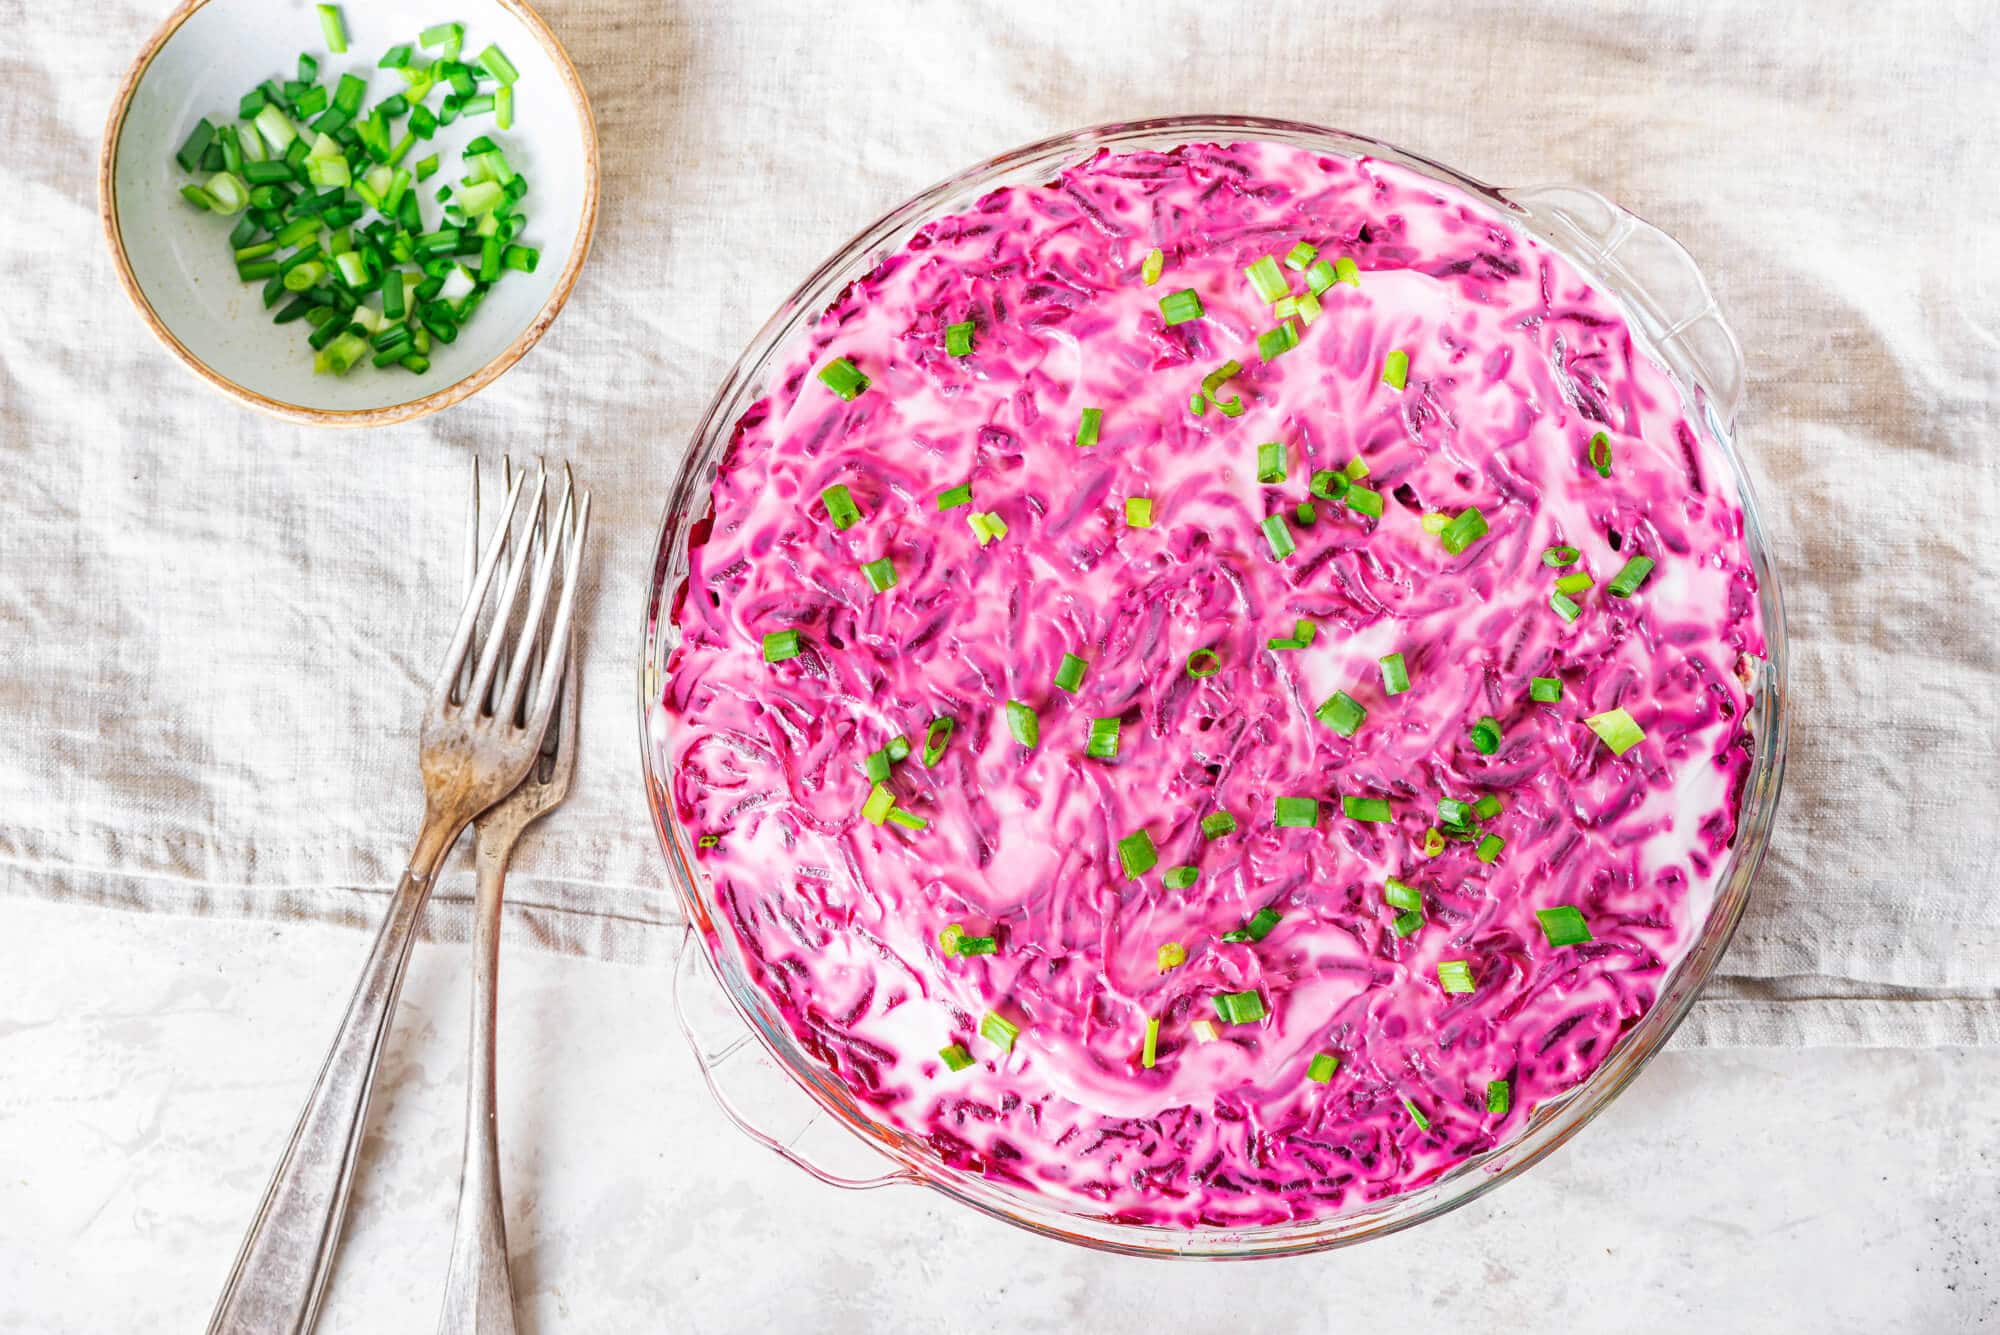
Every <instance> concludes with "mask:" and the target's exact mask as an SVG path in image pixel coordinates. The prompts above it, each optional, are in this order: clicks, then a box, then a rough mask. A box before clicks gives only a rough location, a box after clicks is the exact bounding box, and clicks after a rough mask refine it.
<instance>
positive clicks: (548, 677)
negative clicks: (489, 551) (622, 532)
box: [528, 491, 590, 728]
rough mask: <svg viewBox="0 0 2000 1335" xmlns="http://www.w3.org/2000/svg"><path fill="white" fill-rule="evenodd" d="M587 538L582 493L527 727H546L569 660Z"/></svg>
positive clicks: (586, 497) (586, 512) (585, 500)
mask: <svg viewBox="0 0 2000 1335" xmlns="http://www.w3.org/2000/svg"><path fill="white" fill-rule="evenodd" d="M589 535H590V493H589V492H587V491H586V492H585V493H583V504H582V505H580V506H578V507H577V512H576V526H575V528H574V529H571V530H568V531H567V533H566V541H565V544H564V545H565V546H566V547H567V548H568V551H567V552H565V553H564V555H565V557H566V558H567V559H566V560H565V561H564V562H563V588H562V599H561V601H559V602H558V603H557V604H556V619H555V625H554V627H553V628H552V629H551V630H550V632H549V652H550V655H551V658H552V660H553V661H551V662H550V663H549V664H548V665H547V666H546V667H545V668H544V670H543V673H542V690H541V694H539V695H538V696H536V697H535V711H534V713H533V714H532V715H530V716H529V719H528V726H529V727H530V728H536V727H547V726H548V719H549V712H550V710H551V709H552V708H553V707H554V705H555V693H556V685H557V683H559V682H560V681H562V679H563V669H564V667H565V666H566V665H567V663H568V661H569V649H570V622H571V621H572V620H573V619H574V617H575V614H576V589H577V584H578V583H579V580H578V576H579V574H580V573H581V571H582V569H583V544H584V539H585V538H587V537H588V536H589Z"/></svg>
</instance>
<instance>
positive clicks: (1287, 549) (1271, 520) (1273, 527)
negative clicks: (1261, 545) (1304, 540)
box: [1261, 515, 1299, 561]
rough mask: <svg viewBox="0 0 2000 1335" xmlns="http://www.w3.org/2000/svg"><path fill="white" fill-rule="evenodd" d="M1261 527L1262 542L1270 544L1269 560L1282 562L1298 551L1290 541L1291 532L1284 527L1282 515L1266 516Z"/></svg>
mask: <svg viewBox="0 0 2000 1335" xmlns="http://www.w3.org/2000/svg"><path fill="white" fill-rule="evenodd" d="M1261 527H1262V528H1263V530H1264V540H1265V541H1266V542H1268V543H1270V544H1271V559H1272V560H1274V561H1282V560H1284V559H1285V558H1286V557H1288V556H1290V555H1291V554H1292V553H1293V552H1295V551H1297V550H1298V549H1299V545H1298V544H1297V543H1295V542H1293V541H1292V530H1291V529H1290V528H1289V527H1287V526H1286V524H1285V517H1284V516H1283V515H1267V516H1266V517H1265V519H1264V522H1263V524H1262V525H1261Z"/></svg>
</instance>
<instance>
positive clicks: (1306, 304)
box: [1298, 292, 1320, 328]
mask: <svg viewBox="0 0 2000 1335" xmlns="http://www.w3.org/2000/svg"><path fill="white" fill-rule="evenodd" d="M1298 303H1299V305H1298V311H1299V323H1300V324H1302V325H1305V326H1306V327H1307V328H1311V327H1312V322H1313V321H1314V320H1317V319H1319V317H1320V304H1319V298H1318V297H1316V296H1314V295H1313V294H1312V293H1310V292H1301V293H1300V294H1299V296H1298Z"/></svg>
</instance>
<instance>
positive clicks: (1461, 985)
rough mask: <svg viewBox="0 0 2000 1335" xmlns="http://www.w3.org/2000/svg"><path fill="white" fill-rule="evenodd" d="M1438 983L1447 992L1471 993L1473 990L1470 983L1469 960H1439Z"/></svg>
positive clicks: (1470, 968) (1470, 967) (1470, 964)
mask: <svg viewBox="0 0 2000 1335" xmlns="http://www.w3.org/2000/svg"><path fill="white" fill-rule="evenodd" d="M1438 982H1439V983H1441V984H1442V985H1443V986H1444V990H1445V991H1447V992H1471V991H1473V990H1474V988H1475V984H1474V983H1473V981H1472V961H1471V960H1439V961H1438Z"/></svg>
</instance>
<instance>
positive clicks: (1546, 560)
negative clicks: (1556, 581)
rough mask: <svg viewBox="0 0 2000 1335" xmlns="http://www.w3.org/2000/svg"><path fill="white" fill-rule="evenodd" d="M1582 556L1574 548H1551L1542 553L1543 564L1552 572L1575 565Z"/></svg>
mask: <svg viewBox="0 0 2000 1335" xmlns="http://www.w3.org/2000/svg"><path fill="white" fill-rule="evenodd" d="M1582 555H1583V553H1582V552H1580V551H1578V550H1577V549H1576V548H1574V547H1551V548H1549V549H1548V550H1547V551H1545V552H1543V553H1542V564H1543V565H1545V566H1548V567H1549V568H1550V569H1552V570H1561V569H1562V568H1563V567H1564V566H1568V565H1575V564H1576V562H1577V558H1579V557H1581V556H1582Z"/></svg>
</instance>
